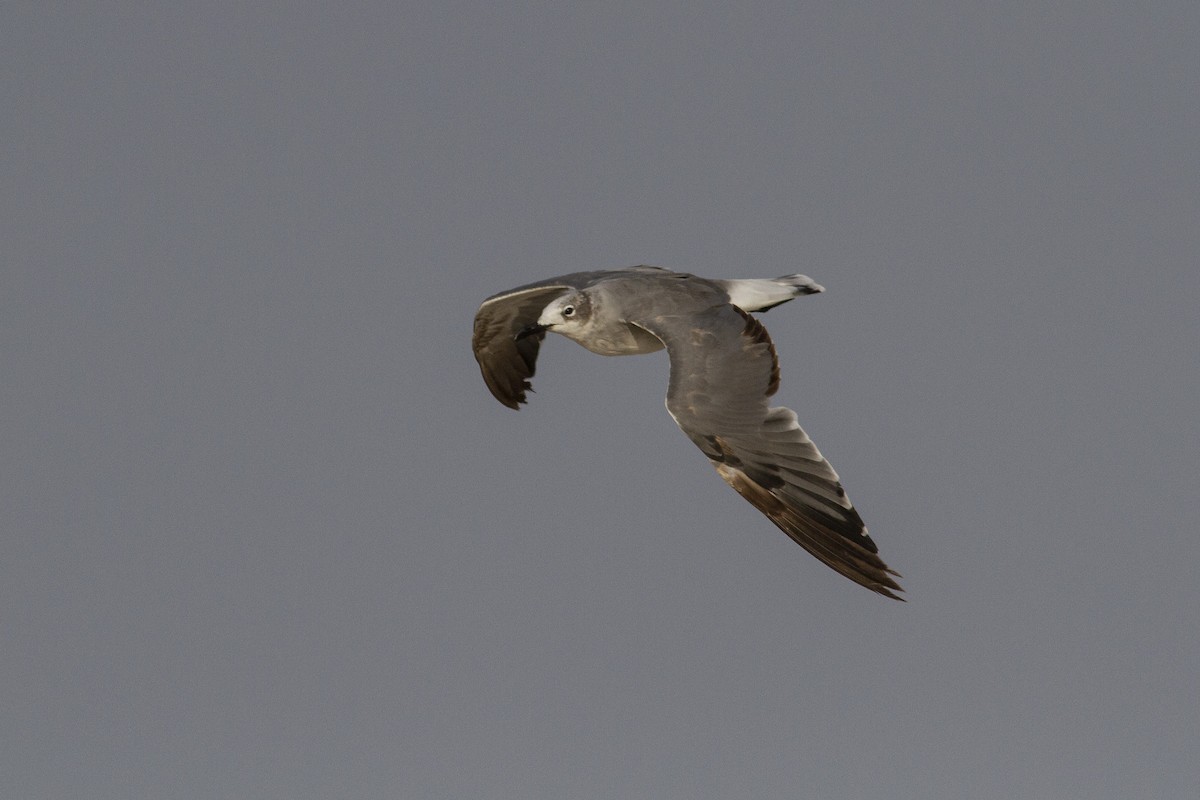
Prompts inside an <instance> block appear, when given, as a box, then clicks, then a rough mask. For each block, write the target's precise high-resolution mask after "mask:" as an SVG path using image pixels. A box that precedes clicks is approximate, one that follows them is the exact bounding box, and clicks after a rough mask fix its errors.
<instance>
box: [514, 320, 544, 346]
mask: <svg viewBox="0 0 1200 800" xmlns="http://www.w3.org/2000/svg"><path fill="white" fill-rule="evenodd" d="M548 330H550V326H549V325H539V324H537V323H536V322H535V323H533V324H532V325H526V326H525V327H524V328H521V330H519V331H517V335H516V336H514V337H513V341H517V342H519V341H521V340H522V339H524V338H526V337H529V336H537V337H539V338H540V337H541V336H542V334H544V333H545V332H546V331H548Z"/></svg>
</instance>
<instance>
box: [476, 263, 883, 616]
mask: <svg viewBox="0 0 1200 800" xmlns="http://www.w3.org/2000/svg"><path fill="white" fill-rule="evenodd" d="M822 291H824V289H823V288H822V287H821V286H819V285H818V284H816V283H814V282H813V281H812V280H811V279H809V278H808V277H807V276H805V275H785V276H783V277H780V278H771V279H745V280H710V279H707V278H700V277H697V276H695V275H689V274H687V273H682V272H673V271H671V270H666V269H662V268H660V267H648V266H640V267H628V268H625V269H614V270H600V271H593V272H575V273H572V274H570V275H562V276H560V277H557V278H550V279H548V280H543V281H538V282H536V283H530V284H526V285H524V286H518V287H517V288H515V289H510V290H509V291H507V292H501V293H500V294H496V295H493V296H491V297H489V298H488V299H487V300H484V301H483V304H482V305H481V306H480V307H479V311H478V312H476V314H475V332H474V336H473V338H472V346H473V348H474V351H475V360H476V361H478V362H479V368H480V370H481V371H482V373H483V380H484V383H485V384H487V387H488V389H489V390H490V391H491V393H492V394H493V395H494V396H495V397H496V399H497V400H499V401H500V402H501V403H503V404H504V405H506V406H508V407H509V408H512V409H518V408H519V407H520V404H521V403H524V402H525V393H526V392H528V391H530V390H531V388H530V383H529V379H530V378H532V377H533V374H534V369H535V366H536V362H537V355H538V348H539V346H540V345H541V342H542V340H543V339H544V338H545V335H546V332H547V331H550V332H553V333H559V334H562V335H563V336H566V337H567V338H568V339H571V340H573V341H575V342H577V343H579V344H580V345H582V346H584V347H586V348H587V349H588V350H591V351H592V352H593V353H599V354H601V355H606V356H618V355H637V354H641V353H652V352H655V351H657V350H661V349H663V348H664V347H665V348H666V350H667V355H668V356H669V357H670V361H671V376H670V382H669V384H668V388H667V400H666V404H667V411H668V412H670V414H671V416H672V417H673V418H674V420H675V422H676V424H678V425H679V428H680V429H681V430H682V431H683V432H684V433H685V434H687V436H688V438H689V439H691V440H692V442H693V443H695V445H696V446H697V447H699V448H700V450H701V451H702V452H703V453H704V455H706V456H707V457H708V459H709V461H711V462H712V464H713V466H714V467H716V470H717V473H718V474H719V475H720V476H721V477H722V478H723V479H724V480H725V482H726V483H728V484H729V485H730V486H732V487H733V488H734V489H735V490H736V491H737V493H738V494H740V495H741V496H742V497H744V498H746V500H748V501H749V502H750V503H751V504H752V505H753V506H754V507H755V508H757V509H758V510H759V511H761V512H762V513H763V514H765V515H766V516H767V518H768V519H770V520H771V522H773V523H775V525H776V526H778V527H779V528H780V529H781V530H782V531H783V532H784V533H786V534H787V535H788V536H790V537H791V538H792V539H793V540H794V541H795V542H796V543H797V544H799V545H800V546H801V547H803V548H804V549H805V550H807V551H808V552H809V553H811V554H812V555H814V556H816V557H817V558H818V559H819V560H820V561H822V562H823V563H825V564H826V565H827V566H829V567H831V568H833V569H834V570H836V571H837V572H839V573H841V574H842V575H844V576H846V577H847V578H849V579H850V580H852V581H854V582H855V583H857V584H859V585H861V586H865V587H867V588H868V589H870V590H872V591H874V592H878V593H879V594H882V595H884V596H886V597H891V598H893V599H895V600H903V599H904V598H902V597H900V596H899V595H897V594H896V592H903V591H904V590H903V589H902V588H901V587H900V585H899V584H898V583H896V580H895V579H896V578H898V577H900V574H899V573H897V572H896V571H894V570H892V569H891V568H890V567H888V565H887V564H885V563H884V562H883V560H882V559H881V558H880V557H879V548H878V547H877V546H876V545H875V542H874V541H872V540H871V537H870V536H868V535H867V528H866V526H865V525H864V524H863V521H862V518H861V517H859V515H858V512H857V511H856V510H855V509H854V505H853V504H852V503H851V502H850V499H849V498H848V497H847V496H846V491H845V490H844V489H843V488H842V484H841V481H840V480H839V479H838V475H837V473H836V472H834V470H833V467H831V466H830V465H829V462H828V461H826V460H825V458H824V457H823V456H822V455H821V453H820V451H818V450H817V448H816V446H815V445H814V444H813V443H812V440H811V439H809V438H808V435H807V434H806V433H805V432H804V431H803V430H802V429H801V428H800V424H799V422H798V421H797V420H796V414H795V412H794V411H792V410H791V409H789V408H783V407H782V406H775V407H771V406H769V405H768V399H769V398H770V397H771V396H772V395H774V394H775V392H776V390H777V389H778V388H779V360H778V358H777V357H776V355H775V346H774V344H772V342H771V338H770V337H769V336H768V335H767V331H766V328H764V327H763V326H762V323H760V322H759V321H758V320H757V319H755V318H754V317H752V316H751V315H750V313H751V312H758V311H766V310H768V309H770V308H774V307H775V306H777V305H780V304H781V303H786V302H788V301H789V300H792V299H793V298H796V297H799V296H800V295H805V294H815V293H817V292H822Z"/></svg>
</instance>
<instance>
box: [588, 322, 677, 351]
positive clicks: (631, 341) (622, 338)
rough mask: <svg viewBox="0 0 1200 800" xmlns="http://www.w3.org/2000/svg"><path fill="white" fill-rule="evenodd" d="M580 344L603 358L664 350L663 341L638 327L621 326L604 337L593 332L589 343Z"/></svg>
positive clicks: (608, 331) (611, 329) (612, 329)
mask: <svg viewBox="0 0 1200 800" xmlns="http://www.w3.org/2000/svg"><path fill="white" fill-rule="evenodd" d="M576 341H577V342H579V344H581V345H583V346H584V347H586V348H587V349H588V350H591V351H592V352H593V353H597V354H599V355H602V356H637V355H642V354H644V353H654V352H657V351H659V350H662V349H663V347H664V346H665V345H663V343H662V339H659V338H658V337H657V336H655V335H654V334H652V333H650V332H649V331H647V330H646V329H645V328H639V327H638V326H636V325H621V326H620V327H614V328H610V329H609V330H606V331H604V333H603V334H602V335H596V333H595V332H594V331H593V332H592V333H591V334H590V335H589V336H588V337H587V341H586V342H584V341H579V340H578V339H576Z"/></svg>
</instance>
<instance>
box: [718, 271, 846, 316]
mask: <svg viewBox="0 0 1200 800" xmlns="http://www.w3.org/2000/svg"><path fill="white" fill-rule="evenodd" d="M717 283H720V284H721V285H722V286H724V288H725V291H726V292H727V293H728V294H729V302H730V303H732V304H733V305H735V306H737V307H738V308H740V309H742V310H743V311H766V310H767V309H769V308H774V307H775V306H777V305H779V304H780V303H786V302H787V301H788V300H791V299H793V298H796V297H799V296H800V295H802V294H816V293H817V292H823V291H825V287H824V286H821V285H820V284H819V283H816V282H814V281H813V279H812V278H810V277H808V276H807V275H784V276H783V277H780V278H747V279H743V280H729V281H717Z"/></svg>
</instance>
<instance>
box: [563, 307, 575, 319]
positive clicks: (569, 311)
mask: <svg viewBox="0 0 1200 800" xmlns="http://www.w3.org/2000/svg"><path fill="white" fill-rule="evenodd" d="M562 315H563V316H564V317H573V316H575V306H563V310H562Z"/></svg>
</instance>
